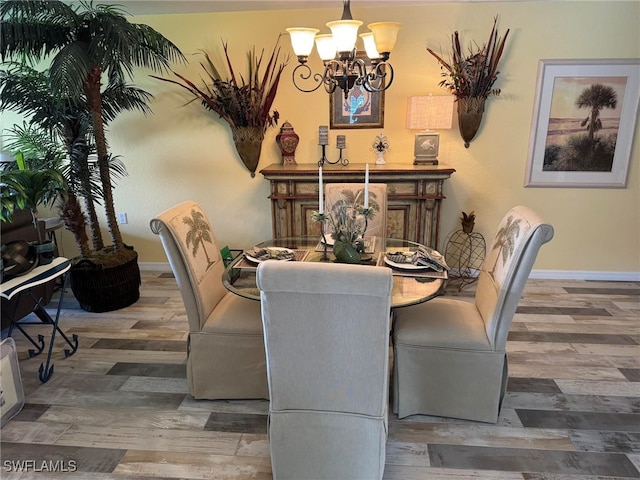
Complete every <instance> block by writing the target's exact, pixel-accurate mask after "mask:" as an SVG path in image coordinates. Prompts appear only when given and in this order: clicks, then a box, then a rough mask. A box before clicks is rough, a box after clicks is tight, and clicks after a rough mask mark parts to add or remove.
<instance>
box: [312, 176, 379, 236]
mask: <svg viewBox="0 0 640 480" xmlns="http://www.w3.org/2000/svg"><path fill="white" fill-rule="evenodd" d="M324 197H325V201H324V205H325V207H324V208H325V213H327V214H332V211H333V209H334V206H335V205H336V204H337V203H338V202H339V201H340V200H341V199H344V200H345V201H346V202H347V204H353V203H357V204H359V205H364V183H327V184H325V186H324ZM369 207H371V208H373V210H374V211H375V214H374V215H373V217H372V218H371V219H369V221H368V223H367V231H366V232H365V235H367V236H376V237H387V184H386V183H370V184H369ZM327 232H328V233H331V232H332V230H331V223H330V222H328V223H327Z"/></svg>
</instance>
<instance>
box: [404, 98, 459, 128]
mask: <svg viewBox="0 0 640 480" xmlns="http://www.w3.org/2000/svg"><path fill="white" fill-rule="evenodd" d="M453 100H454V96H453V95H419V96H412V97H409V98H408V99H407V128H408V129H409V130H441V129H448V128H451V124H452V122H453Z"/></svg>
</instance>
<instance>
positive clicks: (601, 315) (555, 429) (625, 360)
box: [0, 271, 640, 480]
mask: <svg viewBox="0 0 640 480" xmlns="http://www.w3.org/2000/svg"><path fill="white" fill-rule="evenodd" d="M142 274H143V284H142V289H141V298H140V300H139V301H138V302H137V303H136V304H135V305H133V306H131V307H128V308H125V309H122V310H118V311H115V312H109V313H103V314H91V313H87V312H84V311H82V310H80V309H79V308H78V306H77V303H76V301H75V299H73V298H72V297H71V298H69V297H70V296H68V297H67V299H66V300H65V302H64V310H63V313H62V318H61V322H60V324H61V327H62V328H63V330H64V331H65V332H66V333H67V334H73V333H75V334H77V335H78V337H79V341H80V347H79V349H78V351H77V353H76V354H75V355H74V356H72V357H70V358H64V353H63V351H62V348H63V343H62V342H57V344H56V349H55V350H54V356H53V360H54V365H55V373H54V375H53V377H52V378H51V380H50V381H49V382H48V383H46V384H41V383H40V381H39V380H38V373H37V372H38V367H39V365H40V363H41V361H42V359H41V357H42V356H41V357H35V358H31V359H30V358H28V353H27V349H28V348H29V345H28V343H27V342H26V340H25V339H24V338H23V337H22V335H21V334H20V333H19V332H15V333H14V339H15V340H16V343H17V345H18V352H19V362H20V369H21V372H22V379H23V383H24V390H25V395H26V402H27V403H26V405H25V408H24V409H23V411H22V412H21V413H19V414H18V415H17V416H16V417H14V419H13V420H12V421H11V422H9V423H8V424H7V425H6V426H5V427H4V428H3V429H2V430H1V432H0V435H1V445H0V446H1V451H0V455H1V457H2V462H1V467H0V477H1V478H2V479H21V480H23V479H40V478H53V479H65V480H66V479H86V480H93V479H95V480H103V479H116V480H117V479H156V480H159V479H185V480H191V479H257V480H262V479H270V478H272V477H271V466H270V459H269V442H268V438H267V434H266V432H267V423H266V422H267V416H266V414H267V410H268V402H267V401H196V400H194V399H193V398H192V397H191V396H190V395H189V394H188V391H187V385H186V378H185V377H186V372H185V360H186V356H185V348H186V341H187V320H186V315H185V311H184V307H183V305H182V300H181V297H180V293H179V291H178V288H177V286H176V283H175V280H174V279H173V277H172V276H171V274H168V273H160V272H153V271H143V272H142ZM472 293H473V292H472V287H471V288H470V289H468V290H465V291H463V293H462V294H457V293H456V292H455V291H452V292H450V294H451V295H462V296H471V295H472ZM50 306H51V305H50ZM38 330H42V333H43V334H47V335H48V334H49V329H47V328H45V327H40V326H35V327H30V331H31V332H37V331H38ZM507 348H508V352H509V362H510V364H509V365H510V380H509V385H508V392H507V396H506V398H505V401H504V406H503V408H502V412H501V414H500V419H499V421H498V423H497V424H495V425H491V424H482V423H475V422H468V421H462V420H452V419H446V418H437V417H428V416H420V415H417V416H412V417H409V418H406V419H403V420H398V418H397V416H395V415H393V414H390V419H389V439H388V442H387V456H386V468H385V475H384V478H385V480H414V479H415V480H417V479H421V480H422V479H426V478H429V479H438V480H439V479H442V480H458V479H497V480H502V479H504V480H516V479H517V480H552V479H553V480H593V479H609V480H617V479H628V478H640V283H635V282H585V281H559V280H554V281H547V280H530V281H529V282H528V283H527V287H526V290H525V294H524V298H523V299H522V301H521V304H520V307H519V308H518V313H517V314H516V317H515V319H514V323H513V326H512V329H511V331H510V334H509V341H508V345H507ZM25 462H26V463H25ZM20 470H21V471H20Z"/></svg>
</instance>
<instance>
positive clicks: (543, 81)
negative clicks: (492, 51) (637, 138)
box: [524, 59, 640, 188]
mask: <svg viewBox="0 0 640 480" xmlns="http://www.w3.org/2000/svg"><path fill="white" fill-rule="evenodd" d="M639 67H640V59H596V60H540V61H539V64H538V80H537V88H536V99H535V104H534V105H535V106H534V112H533V119H532V125H531V137H530V140H529V156H528V161H527V169H526V173H525V183H524V185H525V187H587V188H624V187H626V183H627V175H628V171H629V161H630V158H631V149H632V144H633V138H634V132H635V124H636V118H637V115H638V104H639V101H640V68H639Z"/></svg>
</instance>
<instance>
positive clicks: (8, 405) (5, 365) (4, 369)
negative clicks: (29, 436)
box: [0, 337, 24, 427]
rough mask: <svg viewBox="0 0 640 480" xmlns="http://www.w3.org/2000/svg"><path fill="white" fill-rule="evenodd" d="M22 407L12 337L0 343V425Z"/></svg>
mask: <svg viewBox="0 0 640 480" xmlns="http://www.w3.org/2000/svg"><path fill="white" fill-rule="evenodd" d="M22 407H24V391H23V390H22V378H21V377H20V369H19V368H18V354H17V352H16V344H15V343H14V341H13V338H11V337H8V338H5V339H4V340H3V341H2V343H0V414H1V416H2V420H0V427H4V425H5V424H6V423H7V422H8V421H9V420H11V419H12V418H13V417H14V416H16V415H17V414H18V413H19V412H20V410H22Z"/></svg>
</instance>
